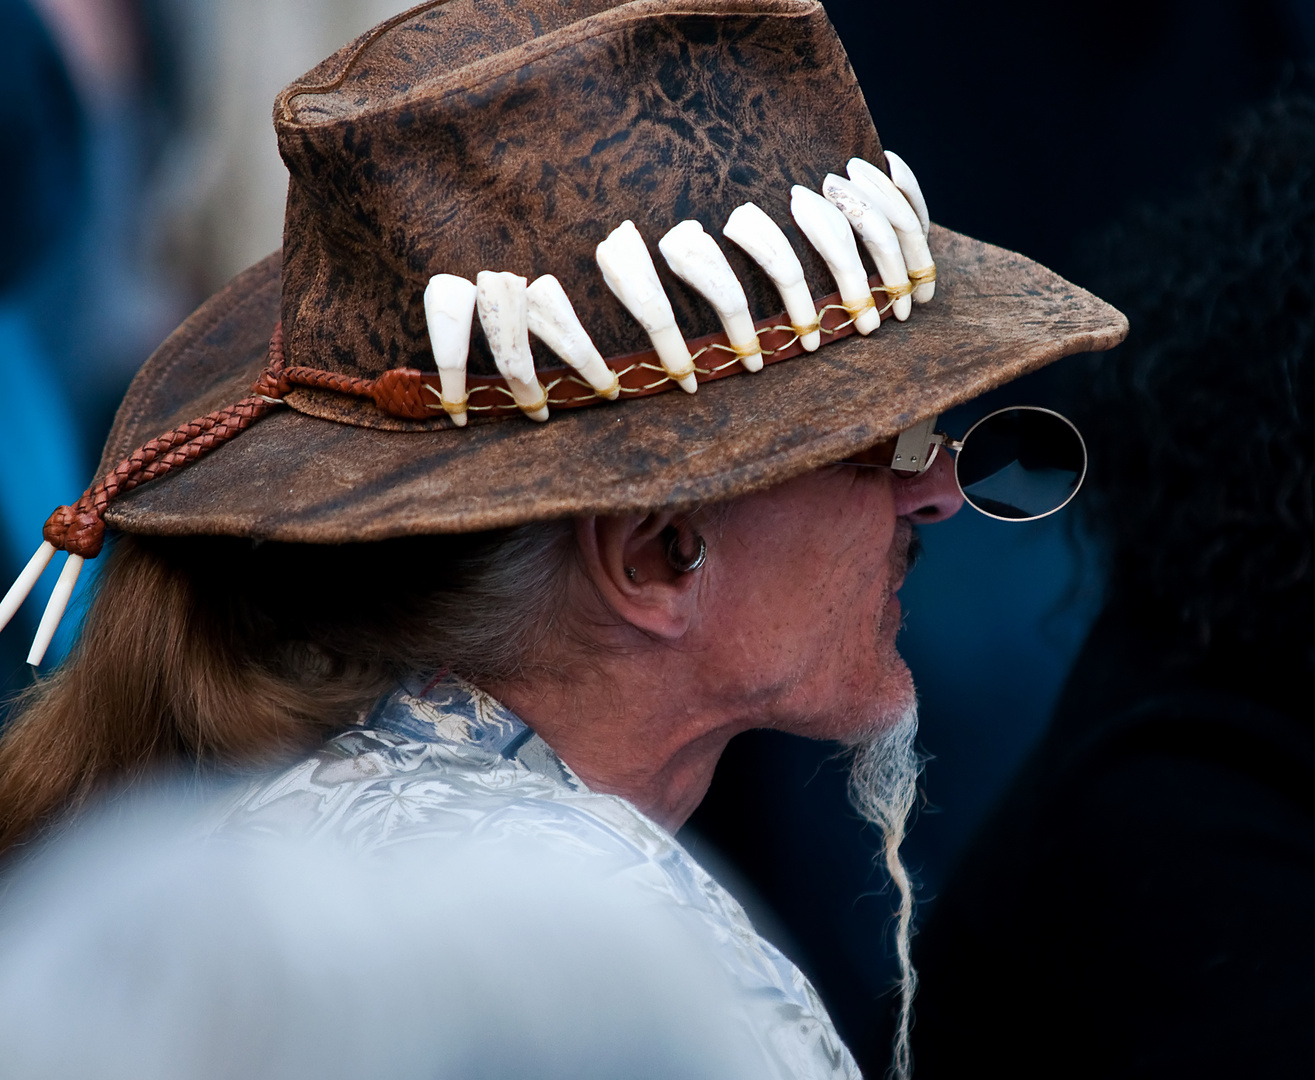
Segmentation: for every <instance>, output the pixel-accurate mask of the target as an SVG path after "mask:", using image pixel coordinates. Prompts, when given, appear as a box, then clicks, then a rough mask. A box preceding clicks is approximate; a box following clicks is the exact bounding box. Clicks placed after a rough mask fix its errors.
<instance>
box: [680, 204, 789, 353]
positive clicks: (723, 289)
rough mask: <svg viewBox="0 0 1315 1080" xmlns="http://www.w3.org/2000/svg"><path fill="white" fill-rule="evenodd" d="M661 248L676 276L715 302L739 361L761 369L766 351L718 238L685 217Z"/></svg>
mask: <svg viewBox="0 0 1315 1080" xmlns="http://www.w3.org/2000/svg"><path fill="white" fill-rule="evenodd" d="M658 250H659V251H660V252H662V257H663V258H664V259H666V260H667V265H668V266H670V267H671V269H672V272H673V273H675V275H676V277H678V278H680V279H681V281H683V282H685V284H686V285H688V286H689V287H690V288H692V289H694V290H695V291H696V292H697V293H698V294H699V295H700V296H702V297H703V298H704V299H705V300H706V301H707V302H708V303H709V304H711V305H712V307H713V310H714V311H716V312H717V318H719V319H720V320H721V325H722V328H723V329H724V330H725V331H726V337H727V339H728V340H729V341H730V345H731V348H732V349H734V350H735V355H736V356H738V357H739V358H740V363H741V364H743V365H744V366H745V368H746V369H747V370H749V371H761V370H762V367H763V351H762V346H761V345H760V344H759V342H758V331H757V330H756V329H755V328H754V325H753V316H751V315H750V314H749V301H748V300H747V299H746V298H745V295H744V286H743V285H741V284H740V279H739V278H737V277H736V276H735V271H734V270H732V269H731V264H730V263H728V262H727V261H726V256H725V255H723V254H722V250H721V248H719V247H718V246H717V241H716V240H714V239H713V238H712V237H711V236H709V235H708V234H707V233H706V232H704V231H703V226H702V225H700V224H699V223H698V222H697V221H682V222H681V223H680V224H679V225H677V226H676V227H675V228H673V229H671V230H670V231H668V232H667V234H666V235H665V236H664V237H662V239H661V240H659V241H658Z"/></svg>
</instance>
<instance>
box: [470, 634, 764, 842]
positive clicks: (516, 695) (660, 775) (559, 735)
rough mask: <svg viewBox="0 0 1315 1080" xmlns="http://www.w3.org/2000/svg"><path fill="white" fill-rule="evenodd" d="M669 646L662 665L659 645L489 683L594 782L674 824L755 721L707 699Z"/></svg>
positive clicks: (681, 821) (496, 694)
mask: <svg viewBox="0 0 1315 1080" xmlns="http://www.w3.org/2000/svg"><path fill="white" fill-rule="evenodd" d="M665 656H666V658H667V662H666V663H659V664H657V665H654V664H653V662H652V661H653V656H652V654H651V653H650V654H649V655H648V656H647V658H646V659H645V660H644V662H642V663H636V662H634V658H633V657H632V656H629V655H624V654H623V655H609V656H606V657H605V658H604V659H603V660H602V661H601V662H595V663H590V664H587V665H583V664H582V665H579V668H578V670H577V671H574V672H573V673H572V678H571V679H570V681H569V682H568V681H566V680H563V679H559V678H549V677H544V678H538V679H534V678H530V679H525V680H521V681H516V682H510V683H499V684H490V685H487V686H484V687H483V689H485V690H487V691H488V693H490V694H492V695H493V696H494V697H496V698H497V699H498V700H499V701H501V702H502V703H503V704H505V705H506V706H507V707H508V708H510V709H512V710H513V711H514V712H515V713H516V715H517V716H519V717H520V718H521V719H522V720H524V721H525V723H526V724H528V725H529V726H530V727H531V728H533V729H534V732H535V733H536V734H537V735H538V736H539V737H540V738H541V739H543V741H544V742H546V743H547V744H548V745H549V746H551V747H552V749H553V750H554V751H555V752H556V753H557V755H558V756H559V757H561V759H562V760H563V761H564V762H566V764H567V765H569V766H570V767H571V768H572V769H573V770H574V771H575V773H576V774H577V775H578V776H579V777H580V778H581V779H582V780H583V781H584V782H585V783H586V784H588V785H589V787H590V789H591V790H593V791H599V792H606V793H608V794H612V795H620V796H622V797H623V798H625V799H627V800H629V801H630V802H632V803H634V804H635V806H637V807H638V808H639V809H640V810H641V811H643V812H644V813H645V814H647V815H648V816H649V817H651V818H652V819H653V820H654V821H656V822H658V824H660V825H662V826H663V827H664V828H666V829H668V830H670V831H671V832H675V831H676V830H677V829H679V828H680V826H681V825H683V824H684V822H685V819H686V818H688V817H689V815H690V814H692V813H693V812H694V808H695V807H697V806H698V804H699V803H700V802H701V801H702V799H703V796H704V794H705V793H706V792H707V790H708V785H709V784H710V783H711V782H712V774H713V771H714V770H715V769H716V766H717V761H718V759H719V758H720V757H721V754H722V751H723V750H725V749H726V744H727V743H728V742H729V741H730V739H731V737H732V736H734V735H736V734H738V733H739V732H741V731H744V730H746V729H747V728H749V727H751V726H753V725H752V723H751V721H750V719H749V718H748V717H747V716H744V715H735V714H734V713H732V712H730V711H727V710H724V709H721V708H719V707H717V706H716V705H708V704H707V701H708V698H707V697H706V696H705V695H701V694H699V693H698V692H697V686H698V680H697V677H696V676H695V673H694V672H691V671H690V670H689V665H688V664H687V663H685V660H686V658H685V657H684V656H682V654H680V653H679V652H677V651H675V650H668V651H666V653H665ZM696 701H698V702H699V703H698V704H697V705H696V704H695V702H696Z"/></svg>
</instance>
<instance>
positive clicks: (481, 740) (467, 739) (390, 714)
mask: <svg viewBox="0 0 1315 1080" xmlns="http://www.w3.org/2000/svg"><path fill="white" fill-rule="evenodd" d="M365 726H366V727H368V728H372V729H374V730H376V731H388V732H392V733H393V734H395V735H401V736H403V737H404V738H407V739H413V740H415V741H417V742H422V743H438V744H443V745H446V746H449V747H451V748H453V749H456V750H458V751H464V752H467V753H469V752H471V751H483V752H484V753H486V754H488V755H490V756H496V757H499V758H502V759H504V760H506V761H510V762H513V763H515V764H518V765H520V766H522V767H523V768H526V769H529V770H530V771H531V772H535V773H540V774H542V775H545V776H548V777H549V778H551V779H553V780H555V781H557V782H559V783H564V784H566V785H567V786H568V787H571V788H573V789H574V790H577V791H587V790H588V788H587V786H586V785H585V783H584V782H583V781H582V780H581V779H580V778H579V777H578V776H576V775H575V772H574V771H573V770H572V769H571V767H570V766H569V765H567V764H566V763H565V762H564V761H562V759H561V758H559V757H558V756H557V754H556V753H555V752H554V751H553V749H552V747H550V746H549V745H548V744H547V743H546V742H544V741H543V740H542V739H541V738H539V736H538V735H536V734H535V733H534V731H533V730H532V729H531V728H530V727H529V725H527V724H526V723H525V721H524V720H522V719H521V718H520V717H519V716H517V715H516V714H515V713H514V712H512V711H511V710H510V709H509V708H507V706H505V705H503V704H502V702H500V701H498V700H497V699H496V698H494V697H491V696H490V695H489V694H486V693H485V692H484V691H483V690H481V689H480V688H479V687H477V686H474V685H472V684H471V683H468V682H466V681H465V680H464V679H461V678H458V677H457V676H455V675H450V674H442V675H439V676H437V677H435V678H433V679H430V680H429V681H428V682H424V681H422V680H420V679H413V680H407V681H405V682H404V683H403V684H402V685H401V686H399V687H398V688H397V689H396V690H394V691H393V692H392V693H391V694H387V695H385V696H384V697H383V698H381V699H380V701H379V703H378V704H377V705H376V706H375V708H374V711H373V713H371V715H370V717H369V718H368V719H367V720H366V722H365Z"/></svg>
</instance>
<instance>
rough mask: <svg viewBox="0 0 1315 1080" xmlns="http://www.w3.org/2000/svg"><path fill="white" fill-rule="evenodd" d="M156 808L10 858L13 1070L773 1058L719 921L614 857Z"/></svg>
mask: <svg viewBox="0 0 1315 1080" xmlns="http://www.w3.org/2000/svg"><path fill="white" fill-rule="evenodd" d="M138 810H139V812H138V813H137V814H135V815H128V816H127V817H126V819H125V817H124V816H123V815H120V816H119V818H118V820H117V821H108V820H106V821H102V822H100V823H99V824H97V825H95V826H93V827H91V828H90V829H88V830H86V831H85V832H84V833H83V834H82V835H81V836H79V837H78V838H76V839H73V840H70V841H66V842H64V843H63V844H55V845H54V846H53V847H52V848H51V849H50V850H48V851H47V852H46V853H45V854H44V855H43V856H41V857H40V858H39V859H37V860H36V861H35V862H32V863H29V864H28V865H27V866H25V867H23V868H21V870H20V872H19V873H18V874H17V875H11V880H10V881H9V889H8V890H7V892H6V894H5V896H4V900H3V903H2V904H0V924H2V925H3V929H0V1060H3V1061H4V1063H5V1064H4V1073H5V1076H6V1077H9V1078H11V1080H37V1078H43V1077H51V1078H54V1077H70V1076H78V1077H84V1078H87V1080H111V1078H114V1080H118V1078H125V1080H126V1078H129V1077H131V1078H133V1080H154V1078H159V1080H164V1078H166V1077H170V1078H172V1077H180V1076H186V1077H190V1078H193V1080H211V1078H215V1080H217V1078H220V1077H269V1078H274V1077H278V1078H280V1080H291V1078H299V1077H305V1078H306V1080H312V1078H314V1080H335V1078H342V1080H348V1078H356V1077H361V1076H386V1077H389V1078H390V1080H408V1078H415V1080H421V1078H426V1080H429V1078H433V1077H439V1076H441V1077H462V1078H466V1077H469V1078H475V1077H490V1078H493V1077H508V1076H531V1075H532V1076H537V1077H545V1078H551V1077H562V1078H565V1077H573V1078H575V1077H580V1078H584V1077H597V1078H599V1080H602V1078H604V1077H609V1078H610V1077H618V1076H626V1077H652V1078H654V1080H658V1078H666V1077H671V1076H681V1077H707V1078H708V1080H712V1078H714V1077H715V1078H717V1080H725V1078H744V1080H749V1078H751V1077H752V1078H759V1077H762V1076H765V1075H772V1073H771V1072H770V1070H769V1066H768V1065H767V1062H766V1061H765V1060H764V1059H763V1057H762V1055H761V1053H760V1052H759V1051H758V1050H757V1049H756V1047H755V1045H754V1042H753V1040H752V1039H751V1038H750V1037H749V1032H750V1030H751V1026H750V1024H751V1017H750V1013H751V1011H752V1008H753V1006H752V1004H749V1005H746V1004H745V999H744V997H743V995H740V997H739V998H738V999H737V998H736V997H735V996H734V995H733V994H732V992H731V990H730V987H729V983H728V980H727V977H726V975H725V973H724V972H723V971H722V970H721V969H720V968H719V967H718V966H717V964H716V963H715V962H714V961H713V960H712V959H711V958H710V955H709V953H710V943H709V942H708V941H705V940H703V937H702V936H701V935H706V934H707V930H706V929H700V927H699V924H698V923H697V920H695V919H692V918H687V917H685V916H684V915H683V914H682V912H681V911H680V910H678V909H675V908H672V907H670V906H661V905H657V904H654V903H653V902H652V899H651V897H649V896H648V895H646V894H645V893H644V892H643V891H642V890H638V889H636V888H635V887H634V885H633V883H630V884H627V883H625V879H624V878H621V877H614V876H613V877H609V867H608V866H606V865H600V864H599V862H598V860H596V859H594V860H592V861H591V860H588V859H583V858H582V859H578V860H572V859H570V858H562V857H561V853H560V852H557V853H555V854H553V855H552V856H551V857H550V856H549V855H548V854H545V852H544V851H543V850H542V849H541V848H537V847H536V845H533V844H531V843H528V842H527V843H525V844H523V845H522V846H520V847H517V846H516V845H514V844H508V843H507V842H506V841H505V839H504V840H503V841H502V842H500V843H483V844H481V843H480V842H478V841H477V840H473V839H472V840H470V841H468V842H466V843H464V844H461V845H454V844H453V843H452V842H451V841H450V840H449V841H447V842H444V843H442V844H437V843H433V842H427V841H413V842H410V843H403V844H399V845H395V846H394V847H392V848H391V849H390V850H388V851H387V852H385V853H383V854H382V855H380V854H376V855H375V856H373V857H371V858H366V857H364V856H359V855H353V854H350V853H348V852H347V851H345V850H343V849H342V848H341V847H335V846H332V845H331V844H329V843H321V844H318V845H314V844H305V843H298V842H296V841H291V840H287V839H283V840H277V841H271V842H269V843H267V844H264V845H261V844H254V845H253V844H244V845H237V844H233V843H224V842H215V841H212V842H211V843H209V844H203V843H198V842H196V841H195V838H194V836H193V835H191V825H190V822H191V821H192V820H193V819H194V817H195V815H194V813H193V811H192V808H189V807H188V806H186V805H183V804H180V803H179V802H178V801H177V800H173V799H167V798H166V799H160V800H159V801H157V802H154V803H152V804H150V805H148V806H147V807H146V808H145V809H144V810H143V809H141V808H140V807H139V808H138ZM125 821H126V824H125Z"/></svg>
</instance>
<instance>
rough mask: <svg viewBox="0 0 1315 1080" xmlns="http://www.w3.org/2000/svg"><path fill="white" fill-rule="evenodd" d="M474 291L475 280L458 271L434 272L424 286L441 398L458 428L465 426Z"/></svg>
mask: <svg viewBox="0 0 1315 1080" xmlns="http://www.w3.org/2000/svg"><path fill="white" fill-rule="evenodd" d="M475 293H476V289H475V285H474V283H473V282H470V281H467V280H466V279H465V278H463V277H457V276H456V275H455V274H435V275H434V276H433V277H431V278H430V279H429V284H428V285H426V286H425V323H426V325H427V327H428V329H429V346H430V348H431V349H433V350H434V361H435V362H436V363H437V364H438V381H439V386H440V387H441V388H442V394H441V396H440V398H439V401H440V402H441V403H442V406H443V409H444V411H445V412H446V413H447V414H448V416H450V417H451V418H452V422H453V423H454V424H456V425H457V427H465V426H466V359H467V357H468V356H469V355H470V326H471V322H472V321H473V319H474V316H475Z"/></svg>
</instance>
